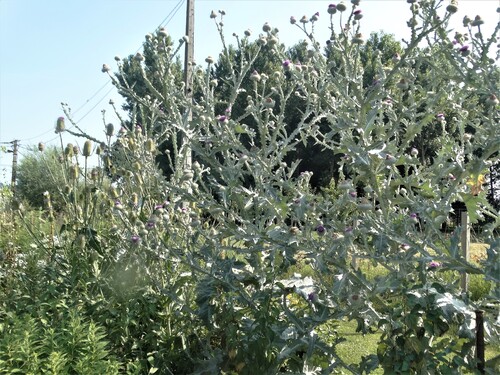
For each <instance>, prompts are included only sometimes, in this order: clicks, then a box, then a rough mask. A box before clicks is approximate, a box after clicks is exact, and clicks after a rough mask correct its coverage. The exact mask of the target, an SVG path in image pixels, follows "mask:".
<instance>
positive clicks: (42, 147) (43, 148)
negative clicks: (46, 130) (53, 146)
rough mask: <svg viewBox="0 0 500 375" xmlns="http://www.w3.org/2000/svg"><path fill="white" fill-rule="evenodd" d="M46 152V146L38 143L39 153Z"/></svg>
mask: <svg viewBox="0 0 500 375" xmlns="http://www.w3.org/2000/svg"><path fill="white" fill-rule="evenodd" d="M43 150H45V144H43V143H42V142H40V143H38V151H40V152H43Z"/></svg>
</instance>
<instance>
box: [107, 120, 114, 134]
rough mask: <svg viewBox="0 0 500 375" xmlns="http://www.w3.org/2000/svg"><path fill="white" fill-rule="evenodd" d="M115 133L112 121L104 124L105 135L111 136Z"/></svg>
mask: <svg viewBox="0 0 500 375" xmlns="http://www.w3.org/2000/svg"><path fill="white" fill-rule="evenodd" d="M114 133H115V127H114V125H113V124H112V123H109V124H108V125H106V136H108V137H112V136H113V135H114Z"/></svg>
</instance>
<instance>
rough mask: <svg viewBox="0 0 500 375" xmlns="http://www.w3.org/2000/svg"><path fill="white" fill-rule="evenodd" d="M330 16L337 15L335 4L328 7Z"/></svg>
mask: <svg viewBox="0 0 500 375" xmlns="http://www.w3.org/2000/svg"><path fill="white" fill-rule="evenodd" d="M327 12H328V14H330V15H332V14H335V13H337V6H336V5H335V4H330V5H328V10H327Z"/></svg>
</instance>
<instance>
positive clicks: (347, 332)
mask: <svg viewBox="0 0 500 375" xmlns="http://www.w3.org/2000/svg"><path fill="white" fill-rule="evenodd" d="M356 327H357V323H356V322H355V321H343V322H340V324H339V326H338V327H337V329H336V331H337V334H338V336H340V337H345V338H346V340H345V341H344V342H341V343H339V344H337V347H336V348H337V353H338V355H339V357H340V358H341V359H342V360H343V361H344V362H345V363H347V364H358V363H360V362H361V359H362V357H363V356H368V355H370V354H376V353H377V345H378V340H379V339H380V335H381V333H380V332H375V333H370V334H366V335H363V334H361V333H358V332H356ZM497 356H500V348H499V347H496V346H493V345H486V351H485V359H486V361H488V360H491V359H493V358H495V357H497ZM495 369H498V370H499V373H500V363H499V362H498V361H497V363H496V366H495ZM383 373H384V372H383V370H382V369H381V368H379V369H376V370H375V371H374V372H372V373H371V374H376V375H377V374H383Z"/></svg>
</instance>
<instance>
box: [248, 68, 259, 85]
mask: <svg viewBox="0 0 500 375" xmlns="http://www.w3.org/2000/svg"><path fill="white" fill-rule="evenodd" d="M260 78H261V77H260V74H259V72H257V71H256V70H254V71H253V72H252V74H250V81H255V82H259V81H260Z"/></svg>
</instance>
